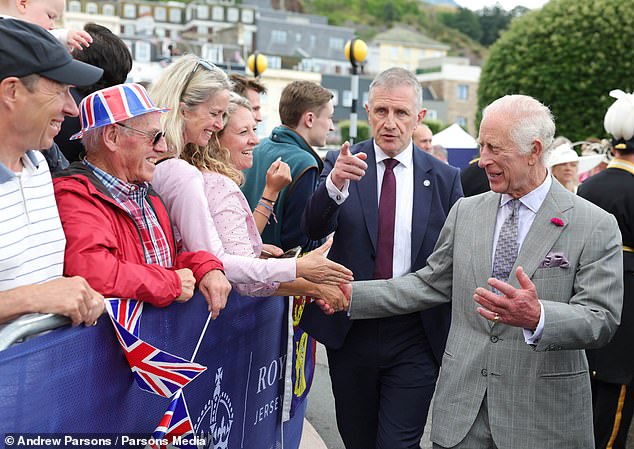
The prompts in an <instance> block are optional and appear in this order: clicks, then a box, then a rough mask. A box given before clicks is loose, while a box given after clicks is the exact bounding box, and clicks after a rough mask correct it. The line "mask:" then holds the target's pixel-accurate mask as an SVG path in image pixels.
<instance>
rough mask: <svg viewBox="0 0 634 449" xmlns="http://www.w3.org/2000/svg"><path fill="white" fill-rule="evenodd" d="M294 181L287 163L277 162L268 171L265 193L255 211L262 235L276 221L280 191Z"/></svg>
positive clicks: (254, 214)
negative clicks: (267, 226)
mask: <svg viewBox="0 0 634 449" xmlns="http://www.w3.org/2000/svg"><path fill="white" fill-rule="evenodd" d="M291 181H292V177H291V169H290V167H289V166H288V164H286V163H285V162H282V161H281V160H279V159H278V160H276V161H275V162H273V163H272V164H271V166H270V167H269V169H268V170H267V171H266V186H265V187H264V192H262V196H261V197H260V199H259V200H258V204H256V206H255V209H253V218H254V219H255V225H256V226H257V228H258V232H259V233H260V234H262V232H263V231H264V228H265V227H266V225H267V224H268V223H269V221H270V220H271V219H275V212H274V211H275V203H276V202H277V198H278V196H279V194H280V191H281V190H282V189H283V188H284V187H286V186H287V185H289V184H290V183H291Z"/></svg>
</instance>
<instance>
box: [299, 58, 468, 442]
mask: <svg viewBox="0 0 634 449" xmlns="http://www.w3.org/2000/svg"><path fill="white" fill-rule="evenodd" d="M366 110H367V112H368V118H369V122H370V126H371V127H372V133H373V139H371V140H368V141H365V142H361V143H360V144H358V145H356V146H354V147H353V148H349V144H348V143H345V144H344V145H343V146H342V148H341V152H330V153H328V155H327V156H326V161H325V164H324V170H323V172H322V173H321V183H320V185H319V188H318V189H317V190H316V192H315V193H314V194H313V196H312V197H311V199H310V201H309V202H308V204H307V206H306V210H305V211H304V216H303V217H302V226H303V229H304V231H305V232H306V233H307V235H308V236H309V237H310V238H311V239H317V238H322V237H325V236H327V235H328V234H330V233H332V232H334V233H335V235H334V242H333V245H332V248H331V250H330V254H329V258H330V259H332V260H335V261H337V262H339V263H342V264H344V265H345V266H347V267H349V268H350V269H351V270H352V271H353V272H354V277H355V280H366V279H381V278H390V277H398V276H402V275H404V274H406V273H409V272H412V271H416V270H417V269H419V268H421V267H423V266H424V265H425V262H426V259H427V257H428V256H429V254H431V252H432V250H433V248H434V245H435V244H436V240H437V238H438V234H439V232H440V229H441V228H442V226H443V224H444V222H445V219H446V217H447V214H448V213H449V209H450V208H451V206H452V205H453V203H454V202H455V201H456V200H457V199H458V198H460V197H461V196H462V188H461V186H460V174H459V171H458V170H457V169H455V168H452V167H450V166H448V165H447V164H444V163H442V162H440V161H438V160H437V159H435V158H434V157H433V156H431V155H429V154H427V153H425V152H423V151H418V148H416V147H415V146H414V144H413V143H412V134H413V131H414V130H415V129H416V127H417V126H418V124H419V123H420V121H421V120H422V119H423V117H424V116H425V112H426V110H425V109H423V107H422V92H421V87H420V84H419V83H418V81H417V79H416V77H415V76H414V75H413V74H412V73H411V72H409V71H407V70H404V69H401V68H391V69H388V70H386V71H384V72H382V73H380V74H379V75H378V76H377V77H376V79H375V80H374V81H373V82H372V84H371V85H370V92H369V98H368V104H367V105H366ZM386 173H387V175H386ZM392 173H393V175H392ZM384 175H385V178H386V179H384ZM386 182H387V183H388V184H386ZM388 191H389V192H390V193H389V194H391V195H393V196H392V197H389V196H388ZM384 193H385V195H386V197H384V196H383V194H384ZM388 198H389V199H388ZM390 205H391V210H390ZM385 217H391V218H390V219H388V220H387V221H386V218H385ZM390 220H391V222H390ZM385 223H388V225H386V224H385ZM386 229H387V232H386ZM474 231H475V230H474ZM386 255H387V256H386ZM386 257H387V263H386ZM390 262H391V263H390ZM386 265H387V266H386ZM449 316H450V309H449V307H448V306H441V307H438V308H434V309H431V310H429V311H426V312H423V313H412V314H409V315H403V316H395V317H390V318H381V319H375V320H362V321H355V322H352V321H350V320H349V319H348V316H347V314H346V313H344V312H340V313H335V314H334V315H331V316H326V315H324V314H323V313H322V312H321V310H320V309H319V308H318V307H317V306H316V305H315V304H311V305H309V306H307V308H306V309H305V310H304V314H303V316H302V320H301V323H300V326H301V327H302V328H303V329H304V330H306V331H307V332H308V333H310V334H312V335H313V336H314V337H315V338H316V339H317V340H318V341H320V342H322V343H323V344H324V345H325V346H326V348H327V351H328V363H329V366H330V377H331V382H332V389H333V393H334V396H335V406H336V412H337V426H338V428H339V432H340V434H341V437H342V439H343V441H344V443H345V445H346V448H347V449H372V448H382V449H413V448H416V449H417V448H418V447H419V441H420V438H421V436H422V433H423V429H424V426H425V421H426V419H427V411H428V409H429V403H430V401H431V398H432V394H433V392H434V386H435V382H436V377H437V375H438V370H439V366H440V361H441V359H442V354H443V351H444V346H445V341H446V338H447V333H448V330H449V322H450V318H449Z"/></svg>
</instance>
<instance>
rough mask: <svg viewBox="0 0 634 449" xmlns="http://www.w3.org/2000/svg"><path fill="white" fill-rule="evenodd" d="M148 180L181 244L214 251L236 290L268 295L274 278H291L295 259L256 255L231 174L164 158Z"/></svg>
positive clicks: (251, 222) (257, 245)
mask: <svg viewBox="0 0 634 449" xmlns="http://www.w3.org/2000/svg"><path fill="white" fill-rule="evenodd" d="M152 186H153V187H154V189H155V190H156V191H157V193H158V194H159V195H160V196H161V198H162V199H163V201H164V202H165V205H166V206H167V210H168V211H169V214H170V218H171V219H172V222H173V223H174V226H175V227H176V232H177V239H180V242H181V243H182V245H183V249H184V250H185V251H200V250H204V251H209V252H210V253H212V254H213V255H215V256H216V257H218V258H219V259H220V260H221V261H222V263H223V265H224V267H225V274H226V276H227V279H228V280H229V282H231V284H232V285H233V287H234V288H235V289H236V290H237V291H238V292H239V293H240V294H241V295H246V296H270V295H271V294H273V292H274V291H275V290H276V289H277V287H278V285H279V282H290V281H294V280H295V277H296V265H295V264H296V261H295V259H292V258H290V259H267V260H265V259H259V258H258V257H259V256H260V252H261V250H262V239H261V238H260V234H259V233H258V230H257V227H256V224H255V219H254V218H253V214H252V213H251V210H250V208H249V204H248V202H247V200H246V198H245V197H244V195H243V194H242V192H241V191H240V188H239V187H238V185H237V184H236V183H235V182H233V181H232V180H231V179H229V178H227V177H226V176H224V175H221V174H219V173H215V172H201V171H200V170H198V169H197V168H196V167H194V166H193V165H191V164H189V163H187V162H185V161H183V160H181V159H169V160H166V161H163V162H161V163H160V164H158V165H157V166H156V170H155V171H154V178H153V179H152Z"/></svg>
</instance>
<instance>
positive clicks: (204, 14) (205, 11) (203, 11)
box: [196, 5, 209, 19]
mask: <svg viewBox="0 0 634 449" xmlns="http://www.w3.org/2000/svg"><path fill="white" fill-rule="evenodd" d="M196 16H197V18H198V19H208V18H209V6H207V5H198V7H197V8H196Z"/></svg>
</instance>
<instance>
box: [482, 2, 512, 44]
mask: <svg viewBox="0 0 634 449" xmlns="http://www.w3.org/2000/svg"><path fill="white" fill-rule="evenodd" d="M514 11H519V10H514ZM478 17H479V25H480V29H481V31H482V33H481V36H480V38H479V39H478V41H479V42H480V43H481V44H482V45H484V46H485V47H488V46H490V45H491V44H493V43H494V42H495V41H496V40H498V38H499V37H500V34H501V33H502V31H504V30H505V29H507V28H508V26H509V24H510V23H511V19H512V18H513V12H507V11H505V10H504V9H502V8H500V7H499V6H497V5H496V6H493V7H492V8H484V9H481V10H480V11H478Z"/></svg>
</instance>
